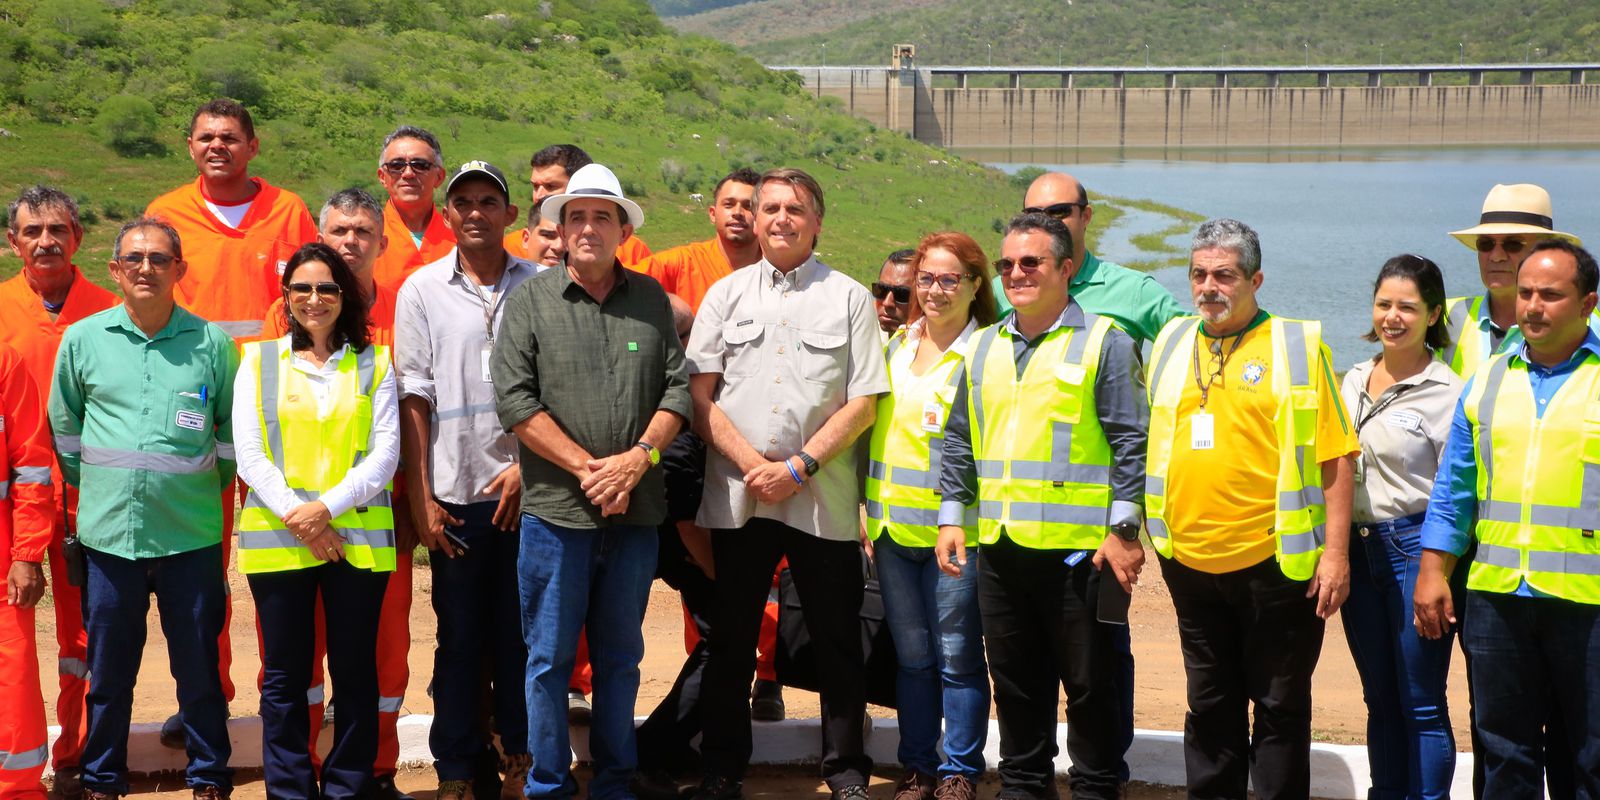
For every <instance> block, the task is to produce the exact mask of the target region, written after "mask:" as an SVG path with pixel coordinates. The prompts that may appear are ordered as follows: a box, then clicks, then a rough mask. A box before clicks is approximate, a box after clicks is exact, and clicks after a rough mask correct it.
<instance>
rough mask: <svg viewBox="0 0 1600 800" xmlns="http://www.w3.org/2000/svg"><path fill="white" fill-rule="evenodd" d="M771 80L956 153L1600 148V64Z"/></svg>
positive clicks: (969, 71)
mask: <svg viewBox="0 0 1600 800" xmlns="http://www.w3.org/2000/svg"><path fill="white" fill-rule="evenodd" d="M771 69H775V70H788V71H793V72H796V73H798V74H799V75H800V76H801V78H802V79H803V80H804V82H805V86H806V87H807V89H808V90H810V91H813V92H815V93H816V95H817V96H819V97H833V98H837V99H838V100H839V101H840V102H841V103H842V104H843V107H844V108H845V109H846V110H848V111H850V112H851V113H853V114H855V115H857V116H859V117H863V118H865V119H867V120H869V121H871V122H873V123H875V124H877V125H879V126H881V127H885V128H889V129H892V130H896V131H901V132H904V133H908V134H910V135H911V136H913V137H914V138H916V139H917V140H919V141H922V142H926V143H928V144H934V145H939V146H943V147H949V148H1004V149H1009V150H1013V151H1026V150H1029V149H1040V150H1049V149H1060V148H1075V147H1084V148H1158V149H1184V148H1196V149H1204V148H1230V147H1238V148H1260V147H1311V148H1339V147H1351V148H1359V147H1418V146H1439V145H1450V146H1461V145H1469V146H1470V145H1520V146H1535V145H1595V144H1600V85H1592V84H1588V83H1587V79H1588V77H1589V75H1590V73H1592V72H1596V71H1600V64H1544V63H1540V64H1479V65H1472V64H1467V65H1456V64H1443V65H1441V64H1421V65H1395V66H1315V65H1308V66H1305V67H1299V66H1293V67H1290V66H1275V67H1263V66H1251V67H1066V68H1062V67H920V68H904V69H896V68H893V67H868V66H841V67H817V66H774V67H771ZM1486 76H1488V80H1487V81H1486V80H1485V78H1486ZM1436 78H1437V79H1438V80H1436ZM1386 81H1387V83H1388V85H1385V84H1386ZM983 82H988V83H992V84H998V86H997V87H996V88H977V87H974V86H972V84H974V83H983ZM1402 82H1403V83H1404V84H1406V85H1396V84H1399V83H1402ZM1044 83H1048V84H1051V85H1041V84H1044ZM1295 84H1298V85H1295ZM1341 84H1346V85H1341ZM1447 84H1454V85H1447Z"/></svg>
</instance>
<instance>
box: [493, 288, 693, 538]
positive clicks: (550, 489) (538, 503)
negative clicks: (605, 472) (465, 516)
mask: <svg viewBox="0 0 1600 800" xmlns="http://www.w3.org/2000/svg"><path fill="white" fill-rule="evenodd" d="M612 269H614V270H615V271H616V284H615V285H614V286H613V287H612V289H611V292H610V294H607V295H606V297H605V299H604V300H598V301H597V300H595V299H594V297H593V296H591V295H590V294H589V293H588V292H587V291H585V290H584V288H583V286H581V285H580V284H578V283H577V282H576V281H574V280H573V279H572V275H571V274H570V272H569V271H568V270H567V269H552V270H549V271H548V272H546V273H544V274H542V275H540V276H539V277H537V278H535V279H533V280H531V281H529V282H528V283H527V284H526V285H524V286H523V287H521V288H519V289H518V290H517V292H516V293H515V294H514V295H512V297H511V299H510V300H508V301H507V305H506V321H505V327H504V330H503V332H502V334H501V336H500V341H499V343H498V344H497V345H496V347H495V353H494V377H495V394H496V397H497V398H498V402H499V408H500V424H501V425H503V426H505V428H506V429H507V430H510V429H511V428H512V427H514V426H516V425H517V424H518V423H520V422H522V421H523V420H525V419H528V418H529V417H532V416H533V415H535V414H539V413H541V412H542V413H548V414H549V415H550V416H551V417H552V418H554V420H555V422H556V424H558V425H560V426H561V430H562V431H563V432H565V433H566V434H567V436H569V437H571V438H572V441H573V442H575V443H577V445H578V446H579V447H582V448H583V449H584V450H585V451H586V452H588V453H589V454H590V455H591V456H594V457H595V458H604V457H606V456H611V455H616V454H617V453H622V452H626V451H627V450H628V448H630V447H633V446H634V445H636V444H637V443H638V442H639V440H640V439H641V438H642V437H643V436H644V432H645V429H646V428H648V427H649V426H650V420H651V419H652V418H653V417H654V416H655V415H656V412H657V411H670V412H672V413H674V414H677V415H678V416H679V417H680V418H682V420H683V422H684V423H685V424H687V423H688V421H689V419H690V418H691V417H692V416H693V414H694V409H693V407H692V405H691V404H690V402H689V374H688V373H687V372H686V371H685V370H684V365H683V345H682V344H680V343H679V341H678V333H677V330H676V329H675V328H674V327H673V323H672V306H670V305H669V304H668V303H667V293H666V292H664V291H662V289H661V285H660V284H658V283H656V282H655V281H654V280H653V279H651V278H649V277H646V276H645V275H643V274H641V273H639V272H635V271H633V270H631V269H623V268H622V267H621V266H620V265H613V266H612ZM661 473H662V471H661V470H660V469H659V468H651V469H649V470H646V471H645V473H644V476H643V477H642V478H641V479H640V480H639V484H638V485H637V486H635V487H634V490H633V494H632V495H631V496H630V497H629V498H628V510H627V511H625V512H623V513H622V514H619V515H617V516H614V517H602V516H601V515H600V507H599V506H597V505H595V504H594V503H591V502H589V498H588V497H587V496H586V495H585V494H584V491H583V488H582V487H581V486H580V485H579V482H578V478H577V476H576V475H573V474H572V473H570V472H567V471H566V470H565V469H563V468H562V467H560V466H558V465H556V464H553V463H551V462H549V461H546V460H545V459H544V458H543V457H541V456H539V455H537V454H535V453H534V452H533V451H531V450H528V449H526V448H523V450H522V511H523V513H526V514H533V515H534V516H537V517H539V518H540V519H542V520H545V521H546V522H551V523H554V524H556V525H561V526H565V527H568V528H600V527H604V526H606V525H611V524H619V525H648V526H651V527H655V526H657V525H660V524H661V522H662V520H664V519H666V516H667V495H666V489H665V484H664V483H663V481H662V474H661Z"/></svg>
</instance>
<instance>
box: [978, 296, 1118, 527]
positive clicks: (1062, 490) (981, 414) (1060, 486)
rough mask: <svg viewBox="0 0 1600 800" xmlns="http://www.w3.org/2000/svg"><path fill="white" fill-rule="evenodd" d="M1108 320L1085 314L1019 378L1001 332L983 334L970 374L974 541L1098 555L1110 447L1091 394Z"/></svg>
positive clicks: (1053, 335)
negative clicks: (1005, 540)
mask: <svg viewBox="0 0 1600 800" xmlns="http://www.w3.org/2000/svg"><path fill="white" fill-rule="evenodd" d="M1112 326H1113V323H1112V321H1111V319H1110V318H1109V317H1100V316H1097V315H1094V314H1088V313H1086V314H1084V325H1083V327H1082V328H1071V327H1066V326H1063V327H1061V328H1057V329H1056V330H1054V331H1051V332H1050V333H1047V334H1045V335H1044V338H1043V339H1042V340H1041V341H1040V342H1039V343H1038V344H1036V345H1035V346H1034V347H1035V351H1034V353H1033V356H1032V357H1031V358H1029V359H1028V363H1027V366H1026V368H1025V369H1024V370H1023V372H1022V374H1021V375H1018V374H1017V371H1016V358H1015V351H1014V349H1013V348H1014V340H1013V338H1012V334H1011V333H1010V331H1007V330H1006V329H1004V328H1003V327H1001V326H999V325H994V326H990V327H988V328H985V329H984V330H982V331H980V332H978V334H977V337H978V338H977V343H976V344H975V345H974V346H973V350H972V354H971V357H970V358H969V359H968V366H967V381H968V383H967V397H968V413H969V415H970V419H971V422H972V451H973V458H974V460H975V462H976V467H977V474H978V541H979V542H980V543H982V544H991V543H993V542H996V541H998V540H999V539H1000V537H1001V536H1002V535H1004V536H1005V537H1006V538H1008V539H1011V540H1012V541H1014V542H1016V543H1017V544H1019V545H1021V546H1023V547H1029V548H1034V549H1051V550H1054V549H1093V548H1096V547H1099V546H1100V543H1101V542H1103V541H1104V540H1105V536H1106V530H1107V525H1108V524H1109V519H1110V509H1111V486H1110V481H1111V445H1110V443H1109V442H1108V441H1106V436H1105V432H1104V431H1103V430H1102V429H1101V428H1100V416H1099V413H1098V409H1097V407H1096V405H1095V397H1094V388H1095V380H1096V376H1097V375H1098V373H1099V369H1100V356H1101V353H1102V350H1103V344H1104V341H1105V336H1106V333H1107V332H1108V331H1109V330H1110V329H1111V328H1112Z"/></svg>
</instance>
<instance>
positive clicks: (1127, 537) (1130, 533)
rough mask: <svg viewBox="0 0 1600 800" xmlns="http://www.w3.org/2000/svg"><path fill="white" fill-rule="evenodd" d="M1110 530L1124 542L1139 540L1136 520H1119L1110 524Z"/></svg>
mask: <svg viewBox="0 0 1600 800" xmlns="http://www.w3.org/2000/svg"><path fill="white" fill-rule="evenodd" d="M1111 532H1112V533H1114V534H1116V537H1117V538H1118V539H1121V540H1122V541H1124V542H1137V541H1139V524H1138V523H1136V522H1119V523H1117V524H1115V525H1112V526H1111Z"/></svg>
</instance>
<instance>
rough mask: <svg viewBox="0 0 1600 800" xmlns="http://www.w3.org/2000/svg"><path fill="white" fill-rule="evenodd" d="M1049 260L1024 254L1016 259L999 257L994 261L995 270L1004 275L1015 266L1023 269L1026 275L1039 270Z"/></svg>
mask: <svg viewBox="0 0 1600 800" xmlns="http://www.w3.org/2000/svg"><path fill="white" fill-rule="evenodd" d="M1048 260H1049V259H1045V258H1040V257H1039V256H1023V257H1022V258H1019V259H1017V260H1015V261H1013V260H1011V259H1009V258H998V259H995V262H994V271H995V272H998V273H1000V274H1001V275H1004V274H1006V273H1008V272H1010V271H1011V270H1012V268H1013V267H1015V268H1018V269H1021V270H1022V274H1024V275H1032V274H1033V273H1035V272H1038V271H1039V268H1040V267H1042V266H1044V265H1045V263H1046V262H1047V261H1048Z"/></svg>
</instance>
